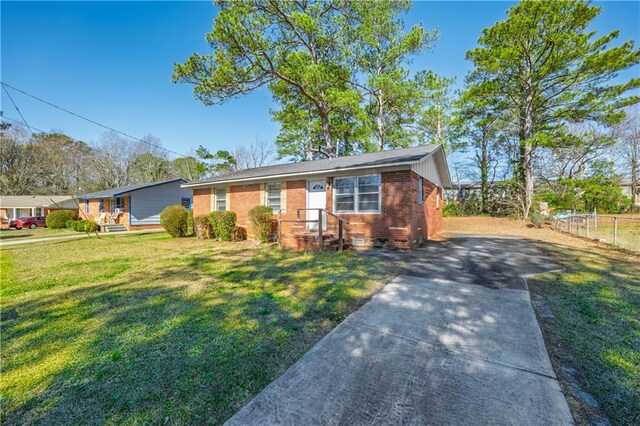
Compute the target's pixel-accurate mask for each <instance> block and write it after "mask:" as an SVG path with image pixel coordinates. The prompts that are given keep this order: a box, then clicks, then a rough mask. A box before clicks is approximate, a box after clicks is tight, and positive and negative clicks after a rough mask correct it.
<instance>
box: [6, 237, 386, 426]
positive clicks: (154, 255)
mask: <svg viewBox="0 0 640 426" xmlns="http://www.w3.org/2000/svg"><path fill="white" fill-rule="evenodd" d="M1 261H2V263H1V265H0V266H1V279H2V288H1V293H0V306H1V309H2V317H3V321H2V377H1V379H0V397H1V401H0V402H1V405H2V419H1V420H2V421H1V422H2V424H27V423H54V424H69V423H74V424H78V423H82V424H90V423H93V424H97V423H100V424H104V423H107V424H121V423H124V424H149V423H156V424H157V423H163V424H202V423H220V422H223V421H224V420H225V419H227V418H228V417H230V416H231V415H233V414H234V413H235V412H236V411H237V410H238V409H239V408H241V407H242V406H243V405H244V404H245V403H246V402H247V401H248V400H249V399H250V398H251V397H252V396H253V395H255V394H256V393H257V392H259V391H260V390H261V389H263V388H264V386H266V385H267V384H268V383H269V382H271V381H272V380H273V379H275V378H276V377H278V376H279V375H280V374H281V373H282V372H283V371H284V370H285V369H286V368H287V367H289V366H290V365H291V364H293V363H294V362H295V361H296V360H297V359H298V358H299V357H300V356H301V355H302V354H304V353H305V352H306V351H307V350H308V349H309V348H310V347H311V346H312V345H313V344H314V343H315V342H316V341H317V340H318V339H320V338H321V337H322V336H324V335H325V334H326V333H327V332H328V331H329V330H331V329H332V328H333V327H334V326H335V325H336V324H338V323H339V322H340V321H341V320H342V319H343V318H344V317H345V316H346V315H347V314H348V313H349V312H351V311H352V310H354V309H355V308H356V307H358V306H359V305H361V304H362V303H364V302H365V301H366V300H367V299H368V298H369V297H370V296H372V295H373V294H374V293H375V292H376V291H377V290H378V289H379V288H380V287H381V286H382V285H384V283H385V282H386V281H388V279H390V277H391V274H392V273H393V271H392V270H390V269H389V267H388V266H387V265H384V264H383V263H382V262H381V261H377V260H374V259H372V258H370V257H366V258H365V257H361V256H359V255H358V254H355V253H349V252H345V253H342V254H338V253H329V252H326V253H319V254H318V253H295V252H289V251H280V250H278V249H277V248H274V247H260V246H255V245H253V244H250V243H237V244H234V243H229V244H222V243H214V242H209V241H198V240H195V239H171V238H169V237H168V236H166V235H165V234H149V235H127V236H121V237H116V238H100V239H97V238H91V239H81V240H71V241H64V242H60V241H58V242H47V243H39V244H33V245H26V246H17V247H15V248H11V249H9V248H6V249H3V250H2V253H1Z"/></svg>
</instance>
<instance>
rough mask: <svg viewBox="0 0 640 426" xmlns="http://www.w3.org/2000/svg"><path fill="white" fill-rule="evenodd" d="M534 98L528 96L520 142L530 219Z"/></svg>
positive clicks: (525, 207)
mask: <svg viewBox="0 0 640 426" xmlns="http://www.w3.org/2000/svg"><path fill="white" fill-rule="evenodd" d="M532 108H533V96H532V95H531V94H528V95H527V99H526V102H525V108H524V117H523V119H524V120H523V122H522V124H523V127H522V133H521V140H520V162H521V164H520V166H521V168H522V184H523V187H524V211H523V214H524V218H525V219H526V218H528V217H529V211H530V210H531V204H533V147H532V145H531V138H532V137H533V112H532Z"/></svg>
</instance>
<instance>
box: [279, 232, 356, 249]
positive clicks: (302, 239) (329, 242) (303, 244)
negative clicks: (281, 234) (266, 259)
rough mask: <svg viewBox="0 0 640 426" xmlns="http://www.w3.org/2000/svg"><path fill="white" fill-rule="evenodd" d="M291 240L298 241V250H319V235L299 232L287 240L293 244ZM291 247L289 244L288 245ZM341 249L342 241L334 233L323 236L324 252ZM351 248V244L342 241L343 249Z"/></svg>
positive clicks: (296, 244)
mask: <svg viewBox="0 0 640 426" xmlns="http://www.w3.org/2000/svg"><path fill="white" fill-rule="evenodd" d="M291 240H297V243H295V246H296V247H298V249H313V250H317V249H318V245H319V244H318V234H317V233H315V232H313V233H310V232H299V233H294V234H292V235H291V236H290V237H288V238H287V241H289V242H291ZM287 245H289V244H287ZM339 248H340V240H339V239H338V236H337V235H336V234H333V233H326V234H322V249H323V250H336V251H337V250H339ZM349 248H350V244H349V243H348V242H347V241H346V240H345V239H344V238H343V239H342V249H343V250H347V249H349Z"/></svg>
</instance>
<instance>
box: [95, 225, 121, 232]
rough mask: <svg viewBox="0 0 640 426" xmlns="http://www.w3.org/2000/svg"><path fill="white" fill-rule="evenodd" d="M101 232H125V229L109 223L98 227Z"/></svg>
mask: <svg viewBox="0 0 640 426" xmlns="http://www.w3.org/2000/svg"><path fill="white" fill-rule="evenodd" d="M100 230H101V231H102V232H127V227H126V226H124V225H123V224H121V223H109V224H104V225H100Z"/></svg>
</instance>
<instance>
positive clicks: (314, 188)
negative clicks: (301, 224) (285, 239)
mask: <svg viewBox="0 0 640 426" xmlns="http://www.w3.org/2000/svg"><path fill="white" fill-rule="evenodd" d="M307 208H308V209H326V208H327V182H326V181H324V180H318V181H309V182H307ZM322 219H323V220H322V229H324V228H326V227H327V217H326V215H323V216H322ZM307 220H318V210H307ZM307 228H308V229H318V223H317V222H315V223H314V222H307Z"/></svg>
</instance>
